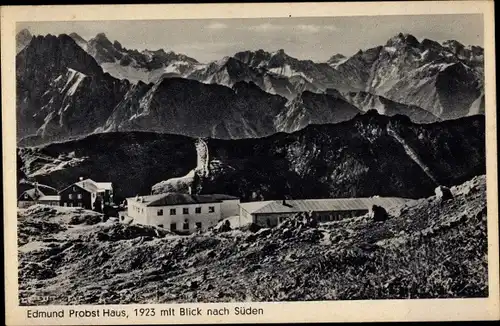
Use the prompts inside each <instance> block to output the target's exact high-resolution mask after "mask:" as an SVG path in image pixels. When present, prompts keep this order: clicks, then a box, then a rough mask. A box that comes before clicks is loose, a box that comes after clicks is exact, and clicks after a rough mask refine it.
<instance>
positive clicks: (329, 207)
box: [235, 197, 409, 227]
mask: <svg viewBox="0 0 500 326" xmlns="http://www.w3.org/2000/svg"><path fill="white" fill-rule="evenodd" d="M408 200H409V199H405V198H395V197H369V198H329V199H300V200H269V201H258V202H248V203H241V204H240V212H239V218H238V223H237V224H239V225H238V226H243V225H248V224H250V223H255V224H258V225H260V226H264V227H273V226H276V225H278V224H279V223H281V222H282V221H283V220H285V219H286V218H288V217H291V216H294V215H296V214H297V213H305V212H308V213H311V214H312V215H313V216H314V217H316V219H317V220H318V221H320V222H327V221H336V220H341V219H344V218H349V217H356V216H360V215H364V214H366V213H368V212H369V211H370V209H371V208H372V206H373V205H377V206H382V207H384V208H385V209H386V210H387V209H390V208H391V207H395V206H399V205H402V204H404V203H405V202H407V201H408ZM235 226H236V225H235Z"/></svg>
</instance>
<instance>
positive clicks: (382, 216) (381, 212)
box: [369, 205, 389, 222]
mask: <svg viewBox="0 0 500 326" xmlns="http://www.w3.org/2000/svg"><path fill="white" fill-rule="evenodd" d="M369 214H370V218H371V219H373V220H374V221H375V222H379V221H385V220H387V219H388V218H389V214H387V211H386V210H385V208H383V207H382V206H378V205H373V206H372V208H371V210H370V213H369Z"/></svg>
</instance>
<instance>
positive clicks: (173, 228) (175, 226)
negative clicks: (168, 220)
mask: <svg viewBox="0 0 500 326" xmlns="http://www.w3.org/2000/svg"><path fill="white" fill-rule="evenodd" d="M175 230H177V224H176V223H172V224H170V231H175Z"/></svg>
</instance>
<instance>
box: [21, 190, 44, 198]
mask: <svg viewBox="0 0 500 326" xmlns="http://www.w3.org/2000/svg"><path fill="white" fill-rule="evenodd" d="M25 194H27V195H28V196H29V197H30V199H32V200H36V199H38V198H40V197H43V196H45V194H44V193H43V192H42V191H41V190H40V189H35V188H32V189H28V190H26V191H25V192H23V193H22V194H21V196H19V199H20V200H22V199H24V198H23V197H24V195H25Z"/></svg>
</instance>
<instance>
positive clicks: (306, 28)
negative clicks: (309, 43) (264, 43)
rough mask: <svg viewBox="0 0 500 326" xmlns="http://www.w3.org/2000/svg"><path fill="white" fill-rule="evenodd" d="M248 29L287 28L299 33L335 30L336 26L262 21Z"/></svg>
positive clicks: (264, 30) (256, 30) (261, 30)
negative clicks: (280, 23) (278, 23)
mask: <svg viewBox="0 0 500 326" xmlns="http://www.w3.org/2000/svg"><path fill="white" fill-rule="evenodd" d="M248 29H249V30H251V31H255V32H269V31H277V30H284V29H288V30H291V31H295V32H300V33H310V34H312V33H318V32H321V31H336V30H337V27H336V26H334V25H314V24H299V25H276V24H270V23H264V24H260V25H253V26H250V27H248Z"/></svg>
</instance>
